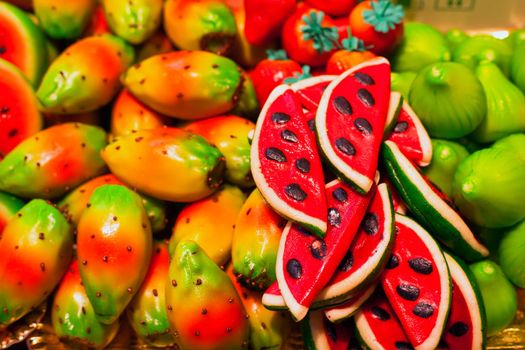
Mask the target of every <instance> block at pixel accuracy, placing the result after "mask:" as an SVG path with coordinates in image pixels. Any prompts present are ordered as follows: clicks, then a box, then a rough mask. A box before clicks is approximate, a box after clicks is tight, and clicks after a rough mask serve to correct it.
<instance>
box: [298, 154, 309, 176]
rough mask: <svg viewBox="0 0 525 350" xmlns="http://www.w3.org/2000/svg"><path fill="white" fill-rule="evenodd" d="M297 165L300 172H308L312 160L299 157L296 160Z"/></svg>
mask: <svg viewBox="0 0 525 350" xmlns="http://www.w3.org/2000/svg"><path fill="white" fill-rule="evenodd" d="M295 167H296V168H297V169H299V171H300V172H302V173H305V174H308V173H309V172H310V162H309V161H308V159H305V158H299V159H297V160H296V161H295Z"/></svg>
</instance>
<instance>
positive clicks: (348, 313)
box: [324, 283, 377, 323]
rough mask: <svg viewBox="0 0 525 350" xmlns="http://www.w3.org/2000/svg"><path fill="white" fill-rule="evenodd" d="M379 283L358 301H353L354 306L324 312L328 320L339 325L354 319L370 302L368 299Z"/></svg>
mask: <svg viewBox="0 0 525 350" xmlns="http://www.w3.org/2000/svg"><path fill="white" fill-rule="evenodd" d="M376 287H377V283H374V284H372V285H371V286H370V287H368V289H366V290H365V291H364V292H363V294H362V295H360V296H359V298H358V299H356V300H352V304H351V305H350V306H347V307H345V308H337V307H336V308H332V309H326V310H324V314H325V316H326V318H327V319H328V320H329V321H330V322H333V323H339V322H342V321H344V320H347V319H348V318H350V317H352V316H353V315H355V314H356V312H358V311H359V308H360V307H361V306H362V305H363V304H364V303H365V301H367V300H368V298H369V297H370V296H371V295H372V293H374V291H375V290H376Z"/></svg>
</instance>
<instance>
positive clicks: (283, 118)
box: [272, 112, 290, 124]
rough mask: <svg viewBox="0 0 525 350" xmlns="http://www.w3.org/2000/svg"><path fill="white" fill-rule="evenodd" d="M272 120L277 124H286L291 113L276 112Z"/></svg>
mask: <svg viewBox="0 0 525 350" xmlns="http://www.w3.org/2000/svg"><path fill="white" fill-rule="evenodd" d="M272 120H273V122H274V123H276V124H286V123H288V121H289V120H290V115H288V114H286V113H282V112H275V113H273V114H272Z"/></svg>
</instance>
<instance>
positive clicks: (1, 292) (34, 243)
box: [0, 199, 73, 329]
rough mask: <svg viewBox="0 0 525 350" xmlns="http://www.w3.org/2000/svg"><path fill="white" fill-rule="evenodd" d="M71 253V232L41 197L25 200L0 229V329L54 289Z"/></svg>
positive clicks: (56, 212) (65, 222) (57, 213)
mask: <svg viewBox="0 0 525 350" xmlns="http://www.w3.org/2000/svg"><path fill="white" fill-rule="evenodd" d="M72 254H73V232H72V230H71V227H70V225H69V224H68V222H67V220H66V218H65V217H64V216H63V215H62V213H60V211H59V210H58V209H56V208H55V207H53V206H52V205H51V204H48V203H47V202H46V201H44V200H42V199H34V200H32V201H31V202H29V203H28V204H26V205H25V206H24V207H23V208H22V209H20V211H18V213H17V214H16V216H15V217H14V218H12V219H11V220H10V221H9V222H8V223H7V226H6V227H5V228H4V230H3V231H2V232H0V281H2V283H0V329H1V328H3V327H5V326H8V325H9V324H11V323H13V322H14V321H16V320H18V319H20V318H21V317H22V316H24V315H25V314H26V313H28V312H29V311H31V310H32V309H33V308H35V307H37V306H38V305H39V304H40V303H41V302H43V301H44V300H45V299H46V298H47V297H48V296H49V295H50V294H51V292H52V291H53V289H55V286H56V285H57V284H58V282H60V279H61V278H62V275H63V274H64V272H65V271H66V269H67V266H68V264H69V261H70V260H71V256H72Z"/></svg>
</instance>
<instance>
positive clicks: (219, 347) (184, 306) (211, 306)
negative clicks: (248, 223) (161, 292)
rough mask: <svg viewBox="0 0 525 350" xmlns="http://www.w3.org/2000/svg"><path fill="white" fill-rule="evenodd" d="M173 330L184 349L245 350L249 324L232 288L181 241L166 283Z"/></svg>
mask: <svg viewBox="0 0 525 350" xmlns="http://www.w3.org/2000/svg"><path fill="white" fill-rule="evenodd" d="M166 304H167V306H166V307H167V309H168V319H169V322H170V325H171V328H172V331H174V332H177V334H178V336H179V338H178V339H179V341H180V344H181V345H182V348H184V349H192V350H237V349H247V348H248V337H249V324H248V320H247V317H246V311H245V310H244V307H243V305H242V302H241V300H240V297H239V295H238V294H237V292H236V290H235V287H234V286H233V284H232V282H231V281H230V279H229V278H228V275H227V274H226V272H224V271H222V270H221V269H220V268H219V267H218V266H217V265H216V264H215V263H214V262H213V261H212V260H211V259H210V258H209V257H208V256H207V255H206V253H204V251H203V250H202V249H200V247H199V245H198V244H197V243H195V242H194V241H182V242H180V243H179V244H178V245H177V248H176V249H175V254H174V255H173V256H172V259H171V262H170V267H169V273H168V280H167V284H166Z"/></svg>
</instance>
